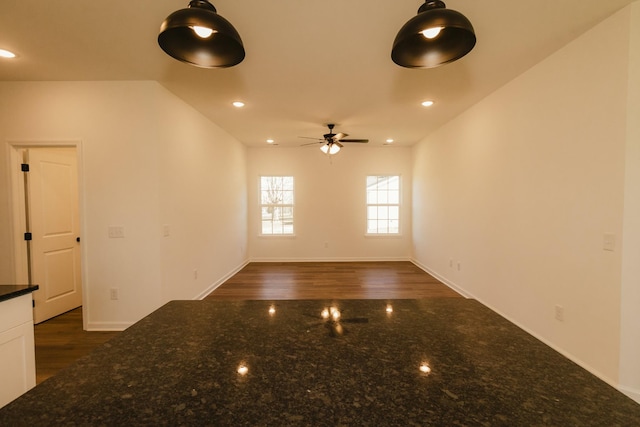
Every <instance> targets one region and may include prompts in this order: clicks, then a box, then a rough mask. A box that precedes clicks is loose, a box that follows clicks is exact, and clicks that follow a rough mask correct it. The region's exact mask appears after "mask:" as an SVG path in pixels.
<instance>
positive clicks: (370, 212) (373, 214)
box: [367, 206, 378, 219]
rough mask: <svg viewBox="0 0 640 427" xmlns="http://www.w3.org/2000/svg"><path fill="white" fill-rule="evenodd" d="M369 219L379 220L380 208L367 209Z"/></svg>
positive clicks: (370, 207)
mask: <svg viewBox="0 0 640 427" xmlns="http://www.w3.org/2000/svg"><path fill="white" fill-rule="evenodd" d="M367 218H368V219H378V208H377V207H376V206H369V207H367Z"/></svg>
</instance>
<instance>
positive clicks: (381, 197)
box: [378, 190, 389, 204]
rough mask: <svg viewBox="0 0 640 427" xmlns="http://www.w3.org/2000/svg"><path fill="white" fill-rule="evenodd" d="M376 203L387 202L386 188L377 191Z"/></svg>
mask: <svg viewBox="0 0 640 427" xmlns="http://www.w3.org/2000/svg"><path fill="white" fill-rule="evenodd" d="M378 203H380V204H387V203H389V193H388V192H387V191H386V190H384V191H379V192H378Z"/></svg>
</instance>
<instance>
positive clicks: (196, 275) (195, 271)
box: [193, 269, 198, 280]
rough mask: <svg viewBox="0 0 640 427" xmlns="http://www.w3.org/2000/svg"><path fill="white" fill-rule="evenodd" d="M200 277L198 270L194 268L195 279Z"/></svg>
mask: <svg viewBox="0 0 640 427" xmlns="http://www.w3.org/2000/svg"><path fill="white" fill-rule="evenodd" d="M197 278H198V270H197V269H196V270H193V280H196V279H197Z"/></svg>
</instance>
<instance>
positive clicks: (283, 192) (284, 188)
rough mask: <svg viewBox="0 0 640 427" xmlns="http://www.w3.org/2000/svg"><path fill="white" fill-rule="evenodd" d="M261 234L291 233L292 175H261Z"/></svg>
mask: <svg viewBox="0 0 640 427" xmlns="http://www.w3.org/2000/svg"><path fill="white" fill-rule="evenodd" d="M260 207H261V209H260V210H261V213H262V228H261V229H262V234H267V235H282V234H293V177H292V176H261V177H260Z"/></svg>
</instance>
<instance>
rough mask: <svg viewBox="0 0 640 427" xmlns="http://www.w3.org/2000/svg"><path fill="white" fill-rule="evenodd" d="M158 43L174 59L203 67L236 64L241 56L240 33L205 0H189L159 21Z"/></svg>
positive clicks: (243, 54)
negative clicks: (183, 7)
mask: <svg viewBox="0 0 640 427" xmlns="http://www.w3.org/2000/svg"><path fill="white" fill-rule="evenodd" d="M158 44H159V45H160V47H161V48H162V50H164V51H165V52H166V53H167V54H168V55H169V56H171V57H173V58H175V59H177V60H178V61H182V62H186V63H188V64H191V65H195V66H197V67H203V68H227V67H233V66H234V65H238V64H239V63H241V62H242V60H243V59H244V56H245V52H244V46H243V44H242V40H241V39H240V35H239V34H238V32H237V31H236V29H235V28H234V27H233V25H231V23H230V22H229V21H227V20H226V19H224V18H223V17H222V16H220V15H218V13H217V11H216V8H215V7H214V6H213V5H212V4H211V3H209V1H207V0H191V1H190V2H189V6H188V7H187V8H186V9H180V10H178V11H176V12H173V13H172V14H171V15H169V16H168V17H167V19H165V20H164V21H163V22H162V25H161V26H160V34H159V35H158Z"/></svg>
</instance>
